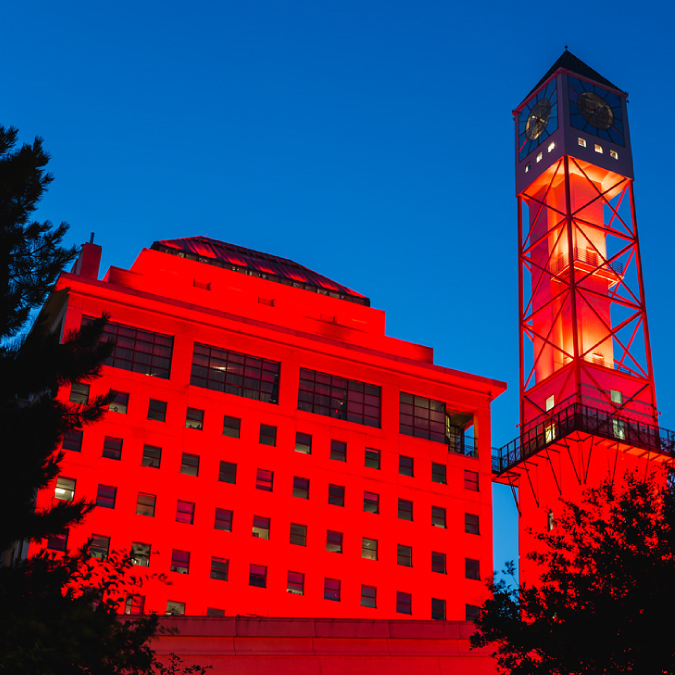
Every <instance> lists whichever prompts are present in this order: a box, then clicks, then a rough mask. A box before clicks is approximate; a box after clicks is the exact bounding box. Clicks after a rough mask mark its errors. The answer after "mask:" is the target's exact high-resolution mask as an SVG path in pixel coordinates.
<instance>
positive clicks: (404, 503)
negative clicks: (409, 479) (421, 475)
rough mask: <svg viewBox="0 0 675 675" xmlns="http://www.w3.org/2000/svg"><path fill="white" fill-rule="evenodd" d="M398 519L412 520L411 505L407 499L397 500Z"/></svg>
mask: <svg viewBox="0 0 675 675" xmlns="http://www.w3.org/2000/svg"><path fill="white" fill-rule="evenodd" d="M398 517H399V518H400V519H401V520H412V519H413V503H412V502H411V501H408V500H407V499H399V500H398Z"/></svg>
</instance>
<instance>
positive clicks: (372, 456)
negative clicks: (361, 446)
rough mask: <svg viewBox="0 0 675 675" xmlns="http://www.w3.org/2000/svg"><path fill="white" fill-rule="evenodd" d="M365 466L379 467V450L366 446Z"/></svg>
mask: <svg viewBox="0 0 675 675" xmlns="http://www.w3.org/2000/svg"><path fill="white" fill-rule="evenodd" d="M365 466H367V467H369V468H371V469H379V468H380V451H379V450H375V449H373V448H366V461H365Z"/></svg>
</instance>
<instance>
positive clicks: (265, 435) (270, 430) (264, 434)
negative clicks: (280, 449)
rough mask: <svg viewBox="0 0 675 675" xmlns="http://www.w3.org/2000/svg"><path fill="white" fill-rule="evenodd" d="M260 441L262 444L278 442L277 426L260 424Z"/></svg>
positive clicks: (273, 444)
mask: <svg viewBox="0 0 675 675" xmlns="http://www.w3.org/2000/svg"><path fill="white" fill-rule="evenodd" d="M260 443H261V444H262V445H272V446H275V445H276V444H277V428H276V427H272V426H270V425H268V424H261V425H260Z"/></svg>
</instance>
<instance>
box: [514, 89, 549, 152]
mask: <svg viewBox="0 0 675 675" xmlns="http://www.w3.org/2000/svg"><path fill="white" fill-rule="evenodd" d="M557 128H558V94H557V91H556V80H552V81H551V82H549V83H548V85H546V87H544V88H543V89H540V90H539V91H538V92H537V93H536V94H535V95H534V96H533V97H532V98H531V99H530V100H529V101H528V102H527V103H526V104H525V106H524V107H523V109H522V110H521V111H520V115H519V116H518V160H523V159H525V157H527V156H528V155H529V154H530V153H531V152H532V151H533V150H534V149H535V148H536V147H538V146H539V144H540V143H543V142H544V141H545V140H546V139H547V138H548V137H549V136H550V135H551V134H552V133H553V132H554V131H555V130H556V129H557Z"/></svg>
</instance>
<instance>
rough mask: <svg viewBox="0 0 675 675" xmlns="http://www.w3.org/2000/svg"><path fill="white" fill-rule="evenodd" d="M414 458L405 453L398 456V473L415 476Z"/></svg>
mask: <svg viewBox="0 0 675 675" xmlns="http://www.w3.org/2000/svg"><path fill="white" fill-rule="evenodd" d="M414 461H415V460H414V459H413V458H412V457H406V456H405V455H399V456H398V473H399V475H400V476H414V475H415V471H414V466H415V465H414Z"/></svg>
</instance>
